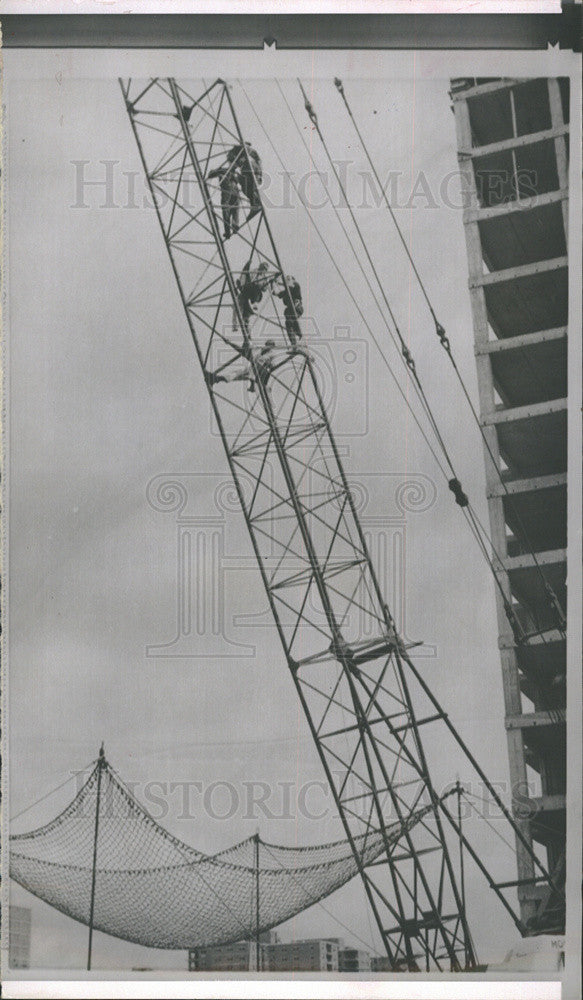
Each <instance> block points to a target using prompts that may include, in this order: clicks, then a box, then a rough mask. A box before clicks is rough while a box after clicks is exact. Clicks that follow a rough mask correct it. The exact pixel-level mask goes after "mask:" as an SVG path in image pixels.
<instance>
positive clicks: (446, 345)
mask: <svg viewBox="0 0 583 1000" xmlns="http://www.w3.org/2000/svg"><path fill="white" fill-rule="evenodd" d="M334 85H335V87H336V89H337V90H338V93H339V94H340V96H341V98H342V100H343V102H344V106H345V107H346V110H347V112H348V115H349V117H350V120H351V121H352V124H353V125H354V129H355V131H356V134H357V136H358V138H359V141H360V143H361V146H362V148H363V151H364V153H365V155H366V158H367V160H368V162H369V165H370V168H371V170H372V172H373V174H374V177H375V180H376V182H377V184H378V186H379V189H380V192H381V195H382V198H383V201H384V203H385V206H386V208H387V209H388V211H389V214H390V216H391V219H392V220H393V223H394V225H395V229H396V230H397V234H398V236H399V238H400V240H401V243H402V244H403V247H404V249H405V253H406V254H407V257H408V259H409V262H410V264H411V267H412V269H413V272H414V274H415V277H416V278H417V281H418V284H419V287H420V289H421V292H422V293H423V296H424V298H425V301H426V303H427V306H428V308H429V312H430V314H431V318H432V319H433V322H434V324H435V332H436V334H437V337H438V339H439V342H440V344H441V346H442V347H443V349H444V350H445V352H446V354H447V355H448V357H449V359H450V362H451V364H452V366H453V369H454V371H455V373H456V376H457V378H458V381H459V384H460V386H461V389H462V392H463V394H464V396H465V398H466V401H467V403H468V406H469V407H470V410H471V412H472V416H473V418H474V420H475V422H476V425H477V427H478V429H479V431H480V434H481V436H482V439H483V442H484V445H485V447H486V450H487V452H488V455H489V456H490V459H491V461H492V465H493V466H494V469H495V470H496V474H497V476H498V478H499V480H500V483H501V485H502V488H503V490H504V493H505V496H506V499H507V500H508V502H509V506H510V507H511V510H512V513H513V514H514V517H515V519H516V522H517V524H518V526H519V530H520V533H521V535H522V540H523V541H524V543H525V545H526V547H527V549H528V550H529V553H530V555H531V556H532V559H533V562H534V565H535V567H536V570H537V572H538V574H539V576H540V578H541V581H542V584H543V587H544V591H545V594H546V597H547V601H548V603H549V605H550V606H551V607H552V608H553V609H554V611H555V614H556V616H557V619H558V630H559V631H560V632H562V633H563V636H564V633H565V627H566V618H565V614H564V611H563V608H562V607H561V603H560V601H559V599H558V597H557V595H556V593H555V591H554V590H553V588H552V586H551V584H550V583H549V581H548V580H547V578H546V576H545V574H544V573H543V570H542V567H541V565H540V563H539V561H538V559H537V557H536V553H535V551H534V548H533V545H532V543H531V541H530V538H529V536H528V533H527V531H526V528H525V526H524V522H523V520H522V518H521V516H520V513H519V512H518V510H517V509H516V507H515V505H514V503H513V501H512V494H511V493H510V491H509V489H508V486H507V484H506V481H505V479H504V477H503V476H502V472H501V469H500V467H499V464H498V462H497V461H496V459H495V457H494V453H493V451H492V447H491V445H490V442H489V441H488V436H487V434H486V432H485V430H484V428H483V426H482V423H481V421H480V418H479V416H478V414H477V412H476V408H475V406H474V404H473V402H472V399H471V396H470V394H469V392H468V389H467V386H466V384H465V381H464V379H463V377H462V375H461V372H460V370H459V368H458V366H457V363H456V360H455V357H454V355H453V353H452V349H451V343H450V341H449V338H448V337H447V335H446V331H445V329H444V327H443V325H442V324H441V323H440V322H439V320H438V318H437V315H436V313H435V310H434V308H433V305H432V303H431V300H430V298H429V294H428V292H427V289H426V288H425V285H424V283H423V281H422V279H421V275H420V274H419V271H418V269H417V266H416V264H415V261H414V259H413V255H412V253H411V251H410V249H409V247H408V245H407V241H406V240H405V237H404V236H403V232H402V230H401V227H400V226H399V223H398V222H397V219H396V216H395V213H394V211H393V209H392V207H391V204H390V202H389V200H388V198H387V195H386V192H385V189H384V187H383V185H382V183H381V180H380V178H379V175H378V172H377V170H376V167H375V165H374V162H373V159H372V157H371V155H370V153H369V151H368V148H367V146H366V143H365V141H364V139H363V137H362V134H361V131H360V129H359V127H358V125H357V123H356V119H355V118H354V115H353V114H352V109H351V108H350V105H349V103H348V99H347V97H346V94H345V92H344V87H343V84H342V81H341V80H340V79H339V78H338V77H335V78H334Z"/></svg>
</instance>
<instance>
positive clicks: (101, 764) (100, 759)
mask: <svg viewBox="0 0 583 1000" xmlns="http://www.w3.org/2000/svg"><path fill="white" fill-rule="evenodd" d="M104 764H105V754H104V750H103V743H102V744H101V749H100V751H99V757H98V758H97V801H96V803H95V833H94V837H93V865H92V870H91V903H90V906H89V943H88V946H87V971H88V972H89V971H90V969H91V947H92V945H93V916H94V913H95V882H96V876H97V839H98V836H99V803H100V799H101V775H102V773H103V767H104Z"/></svg>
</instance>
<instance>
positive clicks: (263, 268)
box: [233, 258, 277, 330]
mask: <svg viewBox="0 0 583 1000" xmlns="http://www.w3.org/2000/svg"><path fill="white" fill-rule="evenodd" d="M276 278H277V274H273V275H271V276H270V274H269V266H268V264H267V261H261V263H260V264H259V266H258V267H257V268H256V269H255V270H254V271H251V258H249V260H248V261H247V263H246V264H245V266H244V268H243V270H242V271H241V277H240V278H237V281H236V282H235V287H236V289H237V296H238V304H239V309H240V310H241V313H242V315H243V322H244V324H245V327H246V328H247V321H248V320H249V319H250V318H251V316H253V315H254V314H255V313H256V312H257V309H258V307H259V303H260V302H261V299H262V298H263V293H264V292H265V290H266V289H267V288H268V286H269V285H270V284H271V283H272V282H273V281H275V280H276ZM233 328H234V329H235V330H236V329H237V328H238V326H237V311H236V310H235V311H234V312H233Z"/></svg>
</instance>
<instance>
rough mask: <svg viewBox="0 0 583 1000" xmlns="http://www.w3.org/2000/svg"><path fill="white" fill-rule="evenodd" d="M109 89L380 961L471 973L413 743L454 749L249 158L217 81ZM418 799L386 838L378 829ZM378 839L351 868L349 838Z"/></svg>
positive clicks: (447, 846)
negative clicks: (128, 137)
mask: <svg viewBox="0 0 583 1000" xmlns="http://www.w3.org/2000/svg"><path fill="white" fill-rule="evenodd" d="M121 87H122V92H123V95H124V99H125V102H126V107H127V111H128V113H129V117H130V120H131V124H132V128H133V131H134V135H135V138H136V141H137V144H138V148H139V151H140V155H141V158H142V162H143V167H144V171H145V174H146V177H147V181H148V184H149V187H150V192H151V195H152V199H153V201H154V204H155V206H156V209H157V214H158V218H159V221H160V225H161V228H162V233H163V236H164V240H165V243H166V246H167V249H168V253H169V256H170V260H171V264H172V268H173V271H174V275H175V278H176V281H177V284H178V288H179V292H180V296H181V299H182V303H183V306H184V312H185V316H186V319H187V322H188V326H189V328H190V332H191V335H192V339H193V342H194V345H195V349H196V352H197V355H198V358H199V361H200V364H201V367H202V370H203V373H204V377H205V380H206V385H207V389H208V393H209V397H210V404H211V408H212V413H213V417H214V420H215V422H216V426H217V428H218V430H219V432H220V435H221V437H222V440H223V443H224V447H225V451H226V455H227V460H228V463H229V466H230V470H231V473H232V475H233V478H234V482H235V485H236V489H237V493H238V497H239V501H240V504H241V509H242V512H243V515H244V517H245V521H246V523H247V527H248V530H249V534H250V538H251V542H252V545H253V548H254V552H255V555H256V557H257V562H258V565H259V570H260V573H261V576H262V580H263V583H264V586H265V590H266V593H267V597H268V600H269V604H270V608H271V612H272V614H273V617H274V620H275V624H276V627H277V630H278V633H279V637H280V640H281V643H282V646H283V649H284V652H285V656H286V659H287V664H288V667H289V671H290V674H291V677H292V679H293V682H294V684H295V687H296V690H297V694H298V696H299V699H300V702H301V704H302V707H303V710H304V713H305V716H306V719H307V723H308V726H309V728H310V731H311V733H312V736H313V739H314V742H315V745H316V748H317V751H318V753H319V756H320V759H321V762H322V765H323V767H324V771H325V774H326V777H327V780H328V782H329V784H330V788H331V790H332V793H333V796H334V799H335V803H336V806H337V808H338V812H339V815H340V818H341V821H342V824H343V827H344V830H345V833H346V837H347V839H348V841H349V843H350V845H351V848H352V851H353V856H354V859H355V862H356V866H357V868H358V871H359V873H360V875H361V877H362V880H363V884H364V888H365V891H366V894H367V897H368V901H369V904H370V907H371V909H372V912H373V914H374V917H375V920H376V923H377V926H378V929H379V932H380V935H381V937H382V940H383V944H384V946H385V948H386V951H387V955H388V957H389V961H390V963H391V966H392V968H395V969H399V968H401V969H422V970H425V969H430V968H438V969H450V968H451V969H460V968H471V967H473V966H474V965H475V962H476V958H475V953H474V947H473V943H472V938H471V935H470V931H469V928H468V923H467V919H466V909H465V900H464V891H463V879H462V880H460V878H459V874H458V872H457V860H458V847H459V843H461V842H462V840H463V843H464V844H465V846H466V847H467V849H468V851H470V853H471V855H472V857H473V859H474V861H475V862H476V864H477V865H478V866H479V867H480V868H481V869H482V871H483V872H484V873H485V868H484V865H483V864H482V862H481V861H480V858H479V856H478V855H477V854H476V852H475V851H473V850H472V848H471V845H470V844H469V842H467V839H466V838H465V837H464V836H463V835H462V833H461V830H460V827H459V824H458V823H457V822H456V818H455V815H454V813H453V812H452V811H450V808H449V805H448V802H447V801H445V800H443V799H440V798H439V796H438V795H437V793H436V791H435V788H434V787H433V785H432V781H431V778H430V773H429V768H428V762H427V754H426V749H425V746H426V743H427V742H429V743H431V741H432V740H433V741H434V740H435V739H436V735H437V736H439V733H440V732H442V733H443V735H445V734H446V731H447V730H449V733H450V734H451V735H453V736H454V738H455V739H456V740H457V742H458V744H459V745H460V746H462V748H463V749H464V750H465V748H464V747H463V744H462V741H461V738H460V737H459V736H458V735H457V733H456V732H455V730H454V728H453V725H452V723H451V722H450V720H449V719H448V718H447V716H446V715H445V713H444V712H443V710H442V709H441V708H440V706H439V704H438V702H437V701H436V699H435V698H434V696H433V694H432V692H431V691H430V689H429V688H428V686H427V685H426V683H425V682H424V680H423V678H422V677H421V676H420V674H419V672H418V670H417V668H416V667H415V665H414V663H413V661H412V660H411V658H410V654H409V651H408V649H407V648H406V646H405V645H404V643H403V641H402V640H401V638H400V637H399V635H398V633H397V631H396V628H395V622H394V620H393V618H392V616H391V612H390V610H389V608H388V607H387V604H386V602H385V598H384V596H383V594H382V593H381V590H380V587H379V583H378V579H377V575H376V573H375V569H374V567H373V565H372V562H371V559H370V556H369V553H368V550H367V546H366V542H365V538H364V535H363V532H362V529H361V526H360V524H359V520H358V517H357V513H356V509H355V503H354V499H353V496H352V495H351V490H350V486H349V484H348V482H347V479H346V476H345V473H344V470H343V468H342V464H341V462H340V458H339V454H338V449H337V447H336V444H335V441H334V438H333V435H332V432H331V429H330V425H329V422H328V418H327V415H326V411H325V407H324V404H323V399H322V392H321V386H320V384H319V379H318V373H317V370H316V367H315V364H314V361H313V359H312V357H311V355H310V351H309V345H308V344H305V343H304V340H303V338H302V330H301V318H300V317H301V300H300V297H299V294H298V289H297V285H296V283H295V280H294V279H293V277H292V276H291V275H289V274H288V273H287V270H286V267H285V266H284V263H283V261H282V259H281V257H280V254H279V252H278V248H277V246H276V244H275V241H274V238H273V234H272V230H271V228H270V224H269V220H268V217H267V215H266V213H265V211H264V207H263V205H262V202H261V195H260V189H259V187H258V183H259V181H260V160H259V157H258V155H257V152H256V150H255V149H254V148H253V146H251V145H249V143H248V142H247V141H246V137H245V136H244V135H243V134H242V132H241V129H240V127H239V123H238V120H237V116H236V112H235V108H234V106H233V101H232V96H231V93H230V89H229V86H228V85H227V84H226V83H225V82H224V81H222V80H216V81H215V82H214V83H213V84H212V85H211V86H210V87H207V89H206V90H204V92H203V93H201V94H200V95H199V96H196V97H193V96H192V95H191V94H190V93H189V92H188V91H187V90H186V89H185V88H184V87H182V86H180V85H179V84H178V83H177V82H176V81H175V80H173V79H153V80H150V81H149V82H147V83H145V82H144V83H138V82H137V81H131V80H129V81H121ZM433 745H434V746H435V743H434V744H433ZM468 756H469V759H470V760H471V762H472V764H473V765H474V766H477V765H476V763H475V761H473V758H471V756H470V755H469V752H468ZM478 773H480V774H481V775H482V777H483V778H484V780H485V776H484V775H483V772H481V771H479V772H478ZM488 787H490V786H488ZM493 794H494V796H495V798H496V801H497V802H498V803H499V805H500V808H502V809H503V811H504V813H505V815H506V816H507V818H508V820H509V821H511V817H509V815H508V813H507V811H506V810H505V808H504V806H503V804H502V803H501V801H500V799H499V798H498V797H497V796H496V794H495V793H494V792H493ZM425 804H427V805H429V806H430V807H431V808H430V809H429V811H428V812H427V814H425V815H424V818H423V821H422V822H419V823H418V824H417V825H416V826H415V827H414V828H407V826H406V825H405V826H404V834H403V837H402V838H401V839H400V840H399V841H398V843H395V841H394V839H393V840H391V838H390V837H389V836H388V835H386V837H385V831H387V830H388V826H389V823H390V822H395V821H400V822H402V821H404V820H406V818H407V817H408V816H409V815H411V814H412V813H413V812H414V811H415V810H418V809H419V807H420V806H421V805H425ZM379 836H380V837H381V838H383V837H385V843H384V848H383V851H382V853H381V854H380V855H379V857H378V858H377V860H376V861H375V862H374V863H373V864H369V865H368V866H367V865H366V864H365V863H364V855H363V850H364V845H366V843H367V838H369V837H374V838H376V837H379ZM486 874H487V873H486ZM546 875H547V873H546V872H544V869H543V876H541V877H542V878H544V877H546ZM488 879H489V882H490V885H491V886H492V887H493V888H494V889H495V891H496V892H497V894H498V895H499V897H500V899H501V900H502V902H503V903H504V905H505V906H506V909H507V910H508V912H509V913H510V915H511V916H512V918H513V919H514V921H515V923H516V925H517V927H519V929H520V930H521V932H523V933H524V932H525V927H524V925H523V924H522V923H521V921H520V919H519V918H517V917H516V915H515V914H514V912H513V910H512V907H511V906H510V904H509V903H508V902H507V900H506V898H505V897H504V895H503V894H502V892H501V889H499V888H498V887H497V886H496V885H495V883H494V882H493V880H492V879H491V878H490V877H489V876H488Z"/></svg>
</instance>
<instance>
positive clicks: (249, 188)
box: [227, 142, 263, 222]
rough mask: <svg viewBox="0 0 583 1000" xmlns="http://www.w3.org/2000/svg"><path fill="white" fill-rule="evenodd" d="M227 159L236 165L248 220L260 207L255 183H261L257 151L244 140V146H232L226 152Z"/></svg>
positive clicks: (261, 175)
mask: <svg viewBox="0 0 583 1000" xmlns="http://www.w3.org/2000/svg"><path fill="white" fill-rule="evenodd" d="M227 160H228V161H229V162H230V163H232V164H233V166H236V167H237V171H238V179H239V184H240V187H241V191H242V192H243V194H244V195H245V197H246V198H247V200H248V202H249V214H248V216H247V219H246V221H247V222H248V221H249V219H252V218H253V216H254V215H257V212H258V211H259V209H260V208H261V202H260V201H259V191H258V188H257V185H258V184H261V181H262V178H263V170H262V168H261V159H260V156H259V153H258V152H257V150H256V149H254V148H253V146H252V145H251V143H250V142H246V143H245V145H244V146H241V145H239V146H233V148H232V149H230V150H229V152H228V153H227Z"/></svg>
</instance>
